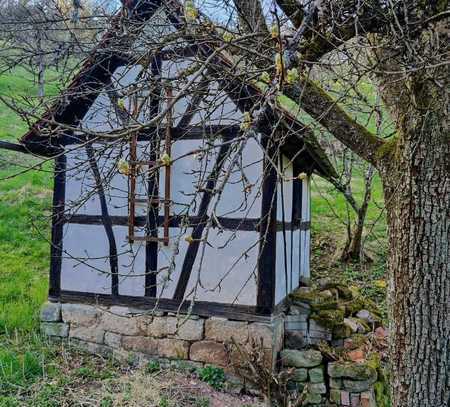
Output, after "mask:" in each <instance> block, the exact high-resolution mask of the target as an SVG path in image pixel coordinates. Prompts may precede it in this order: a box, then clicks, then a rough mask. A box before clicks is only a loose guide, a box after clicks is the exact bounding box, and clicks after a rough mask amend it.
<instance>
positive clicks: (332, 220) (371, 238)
mask: <svg viewBox="0 0 450 407" xmlns="http://www.w3.org/2000/svg"><path fill="white" fill-rule="evenodd" d="M48 89H49V91H50V92H52V91H55V90H56V86H53V85H49V87H48ZM33 94H35V86H34V84H33V82H32V81H31V80H30V78H29V75H28V74H27V73H26V72H25V71H24V70H22V69H20V68H19V69H16V70H15V71H14V72H11V73H8V74H3V75H1V76H0V96H3V97H5V96H6V97H7V96H11V95H15V96H16V97H17V96H20V95H28V96H29V95H33ZM26 128H27V126H26V124H25V123H24V122H22V121H21V120H20V118H19V117H18V116H17V115H16V114H15V113H13V112H12V111H11V110H10V109H8V108H7V107H6V106H5V105H4V104H2V103H1V102H0V140H9V141H12V140H16V139H17V138H18V137H20V136H21V134H23V133H24V132H25V130H26ZM38 163H39V160H38V159H37V158H33V157H30V156H23V155H20V154H16V153H12V152H6V151H4V150H3V151H2V150H0V407H6V406H16V405H17V406H18V405H33V406H41V405H42V406H53V405H62V404H54V403H58V402H57V401H55V400H61V398H62V397H64V394H61V393H64V392H65V391H66V390H67V391H69V392H70V391H75V390H73V383H72V384H71V383H68V382H66V381H65V379H64V377H66V376H67V377H69V382H70V380H73V381H78V382H81V385H82V386H85V385H86V383H88V382H89V379H92V380H94V379H95V378H94V379H93V378H92V377H90V375H91V376H92V375H100V374H101V372H104V371H106V372H112V373H111V375H113V376H114V377H116V375H120V374H123V372H122V370H123V368H118V367H114V368H109V367H108V369H106V367H105V365H104V363H106V362H104V361H101V362H98V364H94V365H93V366H91V365H88V367H87V368H86V369H87V370H86V369H84V370H83V368H84V367H86V366H85V365H84V364H86V363H88V362H87V361H86V360H85V359H84V357H83V356H80V358H77V359H76V360H75V363H76V364H77V363H78V364H79V365H80V366H77V367H76V368H75V369H71V368H70V362H68V361H67V358H70V357H71V356H67V354H65V353H64V352H65V350H63V349H62V348H60V347H58V346H55V345H51V344H48V343H47V342H46V340H45V339H43V338H41V337H40V336H39V333H38V312H39V308H40V305H41V304H42V303H43V302H44V301H45V298H46V294H47V276H48V269H49V253H50V244H49V236H50V228H49V225H50V210H51V188H52V172H51V171H52V164H51V163H45V164H43V165H41V166H38V167H37V168H35V169H34V170H32V171H29V170H27V168H28V167H30V166H33V165H36V164H38ZM18 173H20V175H17V176H16V174H18ZM312 186H313V191H312V197H313V202H312V233H313V242H314V245H313V264H312V269H313V273H315V275H316V276H323V275H330V274H331V275H334V276H337V277H338V278H340V279H343V280H344V281H346V282H349V283H350V284H356V285H359V286H360V287H361V288H362V289H363V290H364V292H366V293H367V294H368V295H370V296H372V297H373V298H375V299H376V300H377V301H378V302H380V303H383V302H384V288H383V285H382V284H380V285H379V286H377V285H376V284H375V285H374V284H373V282H374V281H382V278H383V276H384V269H385V267H384V263H385V246H386V242H385V229H386V226H385V220H384V216H383V211H382V209H380V208H382V206H383V199H382V189H381V185H380V181H379V178H378V177H376V178H375V181H374V190H373V199H372V202H371V204H370V207H369V212H368V224H367V225H368V230H369V231H370V233H368V236H367V247H368V251H369V252H370V254H371V256H372V257H373V260H374V261H373V263H371V264H365V265H359V264H344V265H343V264H340V263H339V262H336V260H335V257H336V256H335V253H336V251H337V250H338V249H339V247H340V246H341V245H342V240H343V239H344V227H343V223H342V220H343V219H345V217H346V214H347V208H346V203H345V200H344V199H343V197H342V196H341V195H340V194H338V193H336V192H335V191H333V189H332V188H331V187H330V185H329V184H327V183H326V182H325V181H323V180H321V179H319V178H318V177H315V178H314V179H313V184H312ZM362 188H363V180H362V177H361V176H359V177H358V176H357V177H355V180H354V185H353V189H354V191H355V193H356V195H357V196H359V197H361V194H362ZM61 358H62V359H61ZM65 358H66V359H65ZM79 369H81V370H79ZM105 369H106V370H105ZM121 369H122V370H121ZM83 372H85V375H87V376H86V377H84V378H83V377H81V379H80V377H79V376H80V375H81V376H83ZM86 372H87V373H86ZM58 373H59V374H58ZM127 374H128V373H127ZM138 374H139V373H138ZM97 379H99V378H98V377H97ZM97 379H95V380H97ZM99 380H101V381H102V384H101V385H102V386H107V385H108V384H107V382H105V380H109V379H108V378H103V377H102V378H100V379H99ZM33 383H34V384H33ZM114 383H115V384H114V385H111V386H116V387H117V386H119V384H117V382H114ZM32 384H33V386H34V387H33V386H31V385H32ZM30 386H31V387H30ZM86 386H87V385H86ZM86 386H85V387H86ZM127 386H128V385H127V384H125V387H127ZM127 388H128V387H127ZM96 391H97V393H98V389H97V390H96ZM23 397H28V398H29V400H34V401H31V402H30V403H31V404H28V401H27V402H26V403H25V402H24V398H23ZM86 397H87V396H86ZM98 397H100V396H98ZM114 397H116V396H114ZM117 397H118V396H117ZM149 397H150V396H149ZM52 400H53V401H52ZM97 402H98V404H96V405H102V406H109V405H112V404H108V402H103V401H102V399H101V398H98V399H97ZM168 405H169V404H167V406H168ZM200 405H201V404H199V406H200ZM205 405H206V404H205Z"/></svg>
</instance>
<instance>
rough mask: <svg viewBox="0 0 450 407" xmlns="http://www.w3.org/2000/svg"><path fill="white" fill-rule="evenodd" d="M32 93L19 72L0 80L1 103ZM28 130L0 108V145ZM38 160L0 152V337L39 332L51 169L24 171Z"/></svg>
mask: <svg viewBox="0 0 450 407" xmlns="http://www.w3.org/2000/svg"><path fill="white" fill-rule="evenodd" d="M35 92H36V90H35V87H34V84H33V81H32V79H30V77H29V75H28V74H27V73H26V72H25V70H23V69H20V68H18V69H16V70H14V71H13V72H11V73H6V74H3V75H1V76H0V95H1V96H2V97H6V98H7V97H9V96H15V97H16V98H17V97H21V96H26V95H28V96H30V95H34V94H35ZM26 128H27V126H26V124H25V123H24V122H23V121H22V120H21V119H20V118H19V117H18V116H17V114H16V113H15V112H13V111H12V110H11V109H9V108H8V107H7V106H5V105H4V104H2V103H1V102H0V140H9V141H14V140H16V139H17V138H19V137H20V136H21V135H22V134H23V133H24V132H25V131H26ZM38 161H39V160H38V159H36V158H33V157H31V156H25V155H21V154H16V153H12V152H7V151H5V150H0V334H2V333H9V334H12V333H14V331H16V330H17V331H20V332H21V333H22V334H25V333H30V332H32V331H34V330H35V329H36V328H37V322H38V321H37V315H38V310H39V307H40V305H41V304H42V302H43V301H44V300H45V297H46V292H47V272H48V266H49V244H48V238H49V218H48V217H49V215H50V209H51V185H52V176H51V165H50V164H45V165H44V166H43V167H42V168H41V169H40V170H33V171H26V172H24V173H22V174H21V175H20V176H14V175H15V174H17V173H20V172H23V171H24V170H26V168H27V167H29V166H30V165H33V164H36V163H38Z"/></svg>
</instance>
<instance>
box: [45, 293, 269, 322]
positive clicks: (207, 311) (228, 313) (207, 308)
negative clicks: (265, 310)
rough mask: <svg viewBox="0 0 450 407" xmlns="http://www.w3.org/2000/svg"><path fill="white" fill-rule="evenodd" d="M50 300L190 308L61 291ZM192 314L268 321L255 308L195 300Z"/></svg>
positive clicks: (169, 309)
mask: <svg viewBox="0 0 450 407" xmlns="http://www.w3.org/2000/svg"><path fill="white" fill-rule="evenodd" d="M52 301H55V302H56V301H59V302H62V303H82V304H92V305H103V306H111V305H121V306H126V307H133V308H137V309H141V310H142V311H143V312H145V311H147V312H149V311H151V310H153V309H157V310H158V311H164V312H181V313H184V314H186V313H187V312H188V310H189V307H190V305H191V302H190V300H185V301H179V300H172V299H169V298H148V297H133V296H128V295H117V296H114V297H113V296H111V295H108V294H95V293H83V292H76V291H65V290H62V291H61V293H60V295H59V298H52ZM192 314H193V315H199V316H201V317H211V316H216V317H224V318H228V319H233V320H238V321H252V322H270V319H271V317H270V315H269V314H261V313H257V312H256V307H253V306H249V305H234V304H222V303H218V302H207V301H195V302H194V306H193V308H192Z"/></svg>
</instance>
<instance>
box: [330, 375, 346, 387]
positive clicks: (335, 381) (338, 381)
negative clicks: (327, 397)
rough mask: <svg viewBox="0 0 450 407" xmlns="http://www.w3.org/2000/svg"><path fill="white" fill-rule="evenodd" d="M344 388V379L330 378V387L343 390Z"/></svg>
mask: <svg viewBox="0 0 450 407" xmlns="http://www.w3.org/2000/svg"><path fill="white" fill-rule="evenodd" d="M342 386H343V383H342V379H336V378H333V377H330V387H331V388H332V389H342Z"/></svg>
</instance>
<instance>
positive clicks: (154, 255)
mask: <svg viewBox="0 0 450 407" xmlns="http://www.w3.org/2000/svg"><path fill="white" fill-rule="evenodd" d="M161 68H162V59H161V57H160V55H159V54H157V55H155V56H154V57H153V59H152V62H151V66H150V69H151V74H152V77H151V80H152V84H153V85H154V90H153V92H152V94H151V97H150V101H149V118H150V119H152V118H154V117H156V116H157V115H158V113H159V110H160V106H161V95H162V86H161ZM139 137H140V136H139V134H138V140H139ZM158 148H159V139H158V137H157V133H153V135H152V136H151V137H150V139H149V151H150V157H149V158H150V160H151V161H154V162H155V164H156V163H157V160H158V157H157V151H158ZM147 195H148V198H151V199H152V198H154V197H159V170H157V171H154V170H153V169H152V168H151V167H149V168H148V181H147ZM158 207H159V205H158V206H150V208H148V212H147V219H146V221H145V222H146V230H145V235H146V236H152V237H153V238H156V237H157V236H158ZM157 270H158V242H157V241H153V242H152V241H147V242H146V243H145V296H146V297H155V296H156V283H157V281H156V274H157Z"/></svg>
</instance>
